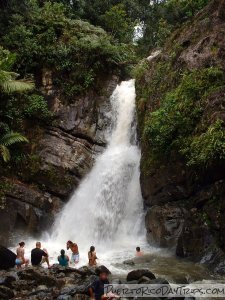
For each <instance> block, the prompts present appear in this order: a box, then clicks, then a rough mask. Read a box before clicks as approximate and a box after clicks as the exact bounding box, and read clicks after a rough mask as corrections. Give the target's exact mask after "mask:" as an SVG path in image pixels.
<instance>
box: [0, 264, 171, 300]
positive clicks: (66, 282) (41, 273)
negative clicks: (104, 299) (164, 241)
mask: <svg viewBox="0 0 225 300" xmlns="http://www.w3.org/2000/svg"><path fill="white" fill-rule="evenodd" d="M100 269H101V270H103V269H104V270H108V269H107V268H106V267H104V266H99V267H91V268H90V267H86V266H84V267H82V268H79V269H74V268H70V267H61V266H59V265H53V266H52V268H51V269H44V268H41V267H35V268H32V267H27V268H24V269H21V270H16V269H11V270H8V271H0V299H18V300H22V299H31V300H36V299H38V300H39V299H41V300H48V299H50V300H52V299H57V300H66V299H73V300H74V299H77V300H88V299H90V295H89V288H90V287H91V286H92V284H93V283H94V282H95V281H96V280H98V278H99V276H98V275H99V270H100ZM108 271H109V270H108ZM134 278H135V279H134ZM109 281H110V282H111V283H113V284H121V280H119V279H114V280H111V279H110V278H109ZM126 283H128V284H132V283H133V284H139V283H148V284H168V282H167V281H166V280H165V279H162V278H158V279H156V277H155V275H154V274H153V273H152V272H151V271H150V270H148V269H140V270H133V271H131V272H130V273H128V274H127V280H124V281H123V284H126ZM154 299H155V298H154Z"/></svg>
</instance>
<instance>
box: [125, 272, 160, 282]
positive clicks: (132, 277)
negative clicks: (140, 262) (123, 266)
mask: <svg viewBox="0 0 225 300" xmlns="http://www.w3.org/2000/svg"><path fill="white" fill-rule="evenodd" d="M143 276H145V277H147V278H149V279H155V278H156V277H155V275H154V274H153V273H152V272H151V271H149V270H148V269H139V270H133V271H131V272H129V273H128V274H127V281H132V280H139V279H140V278H142V277H143Z"/></svg>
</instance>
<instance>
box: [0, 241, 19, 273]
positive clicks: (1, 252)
mask: <svg viewBox="0 0 225 300" xmlns="http://www.w3.org/2000/svg"><path fill="white" fill-rule="evenodd" d="M15 260H16V254H15V253H13V252H12V251H11V250H9V249H7V248H5V247H3V246H0V270H7V269H10V268H13V267H14V266H15Z"/></svg>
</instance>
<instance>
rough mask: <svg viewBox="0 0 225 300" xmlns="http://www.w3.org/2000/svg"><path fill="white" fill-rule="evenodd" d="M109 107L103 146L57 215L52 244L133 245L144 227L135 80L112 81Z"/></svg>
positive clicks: (100, 246) (102, 246)
mask: <svg viewBox="0 0 225 300" xmlns="http://www.w3.org/2000/svg"><path fill="white" fill-rule="evenodd" d="M111 106H112V130H111V133H110V135H109V144H108V147H107V148H106V149H105V151H104V152H103V153H102V154H101V155H100V156H99V157H98V158H97V159H96V162H95V165H94V167H93V169H92V170H91V172H90V173H89V175H88V176H87V177H86V178H85V179H84V181H83V182H82V183H81V184H80V187H79V188H78V189H77V190H76V191H75V193H74V194H73V196H72V197H71V199H70V200H69V202H68V204H67V205H66V206H65V208H64V209H63V211H62V213H61V214H60V215H59V216H58V218H57V219H56V222H55V225H54V228H53V237H52V238H53V239H54V241H56V242H57V244H63V245H64V244H65V242H66V241H67V240H69V239H70V240H72V241H75V242H76V243H78V245H79V246H80V248H82V247H83V248H88V247H90V246H91V245H92V244H93V245H95V246H96V247H97V248H98V249H99V248H104V249H105V250H106V249H107V248H110V247H111V248H112V247H114V245H116V244H117V242H119V244H120V247H121V245H123V244H129V241H130V242H132V243H133V244H135V243H136V241H137V237H138V236H140V230H141V229H142V231H143V228H141V227H142V226H141V225H142V224H141V222H142V220H143V205H142V198H141V192H140V184H139V162H140V151H139V149H138V147H137V145H135V144H134V145H132V141H131V140H132V137H133V136H134V132H135V131H136V127H135V125H134V123H135V122H134V118H135V85H134V80H129V81H125V82H122V83H121V84H120V85H118V86H117V88H116V89H115V91H114V93H113V95H112V96H111ZM133 142H135V141H133ZM133 251H134V250H133Z"/></svg>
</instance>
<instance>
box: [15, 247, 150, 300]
mask: <svg viewBox="0 0 225 300" xmlns="http://www.w3.org/2000/svg"><path fill="white" fill-rule="evenodd" d="M24 247H25V243H24V242H20V243H19V246H18V247H17V249H16V255H17V256H16V261H15V264H16V266H17V268H21V266H22V265H25V266H27V265H28V264H29V260H28V259H26V258H25V250H24ZM66 248H67V250H69V249H70V250H71V251H72V256H71V262H72V263H75V264H78V262H79V259H80V258H79V249H78V245H77V244H76V243H73V242H72V241H68V242H67V244H66ZM143 255H144V253H143V252H142V251H141V249H140V247H136V255H135V256H137V257H140V256H143ZM97 259H98V258H97V255H96V251H95V247H94V246H91V247H90V251H89V252H88V264H89V266H95V265H97ZM69 260H70V259H69V257H68V255H66V254H65V250H64V249H62V250H61V251H60V255H59V256H58V262H59V265H61V266H63V267H67V266H68V265H69ZM42 263H47V265H48V267H49V268H50V264H49V254H48V251H47V250H46V249H44V248H43V249H42V248H41V243H40V242H36V247H35V248H34V249H33V250H32V251H31V264H32V266H40V265H41V264H42ZM98 269H99V270H98V272H99V277H98V280H96V281H95V282H93V284H92V285H91V286H90V287H89V295H90V297H91V299H92V300H94V299H95V300H103V299H108V298H109V296H108V295H107V297H105V295H104V285H105V284H109V280H108V276H109V274H110V271H109V270H108V269H107V268H106V267H104V266H101V267H100V268H98ZM96 270H97V269H96ZM110 298H112V299H116V298H118V296H116V295H111V297H110Z"/></svg>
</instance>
